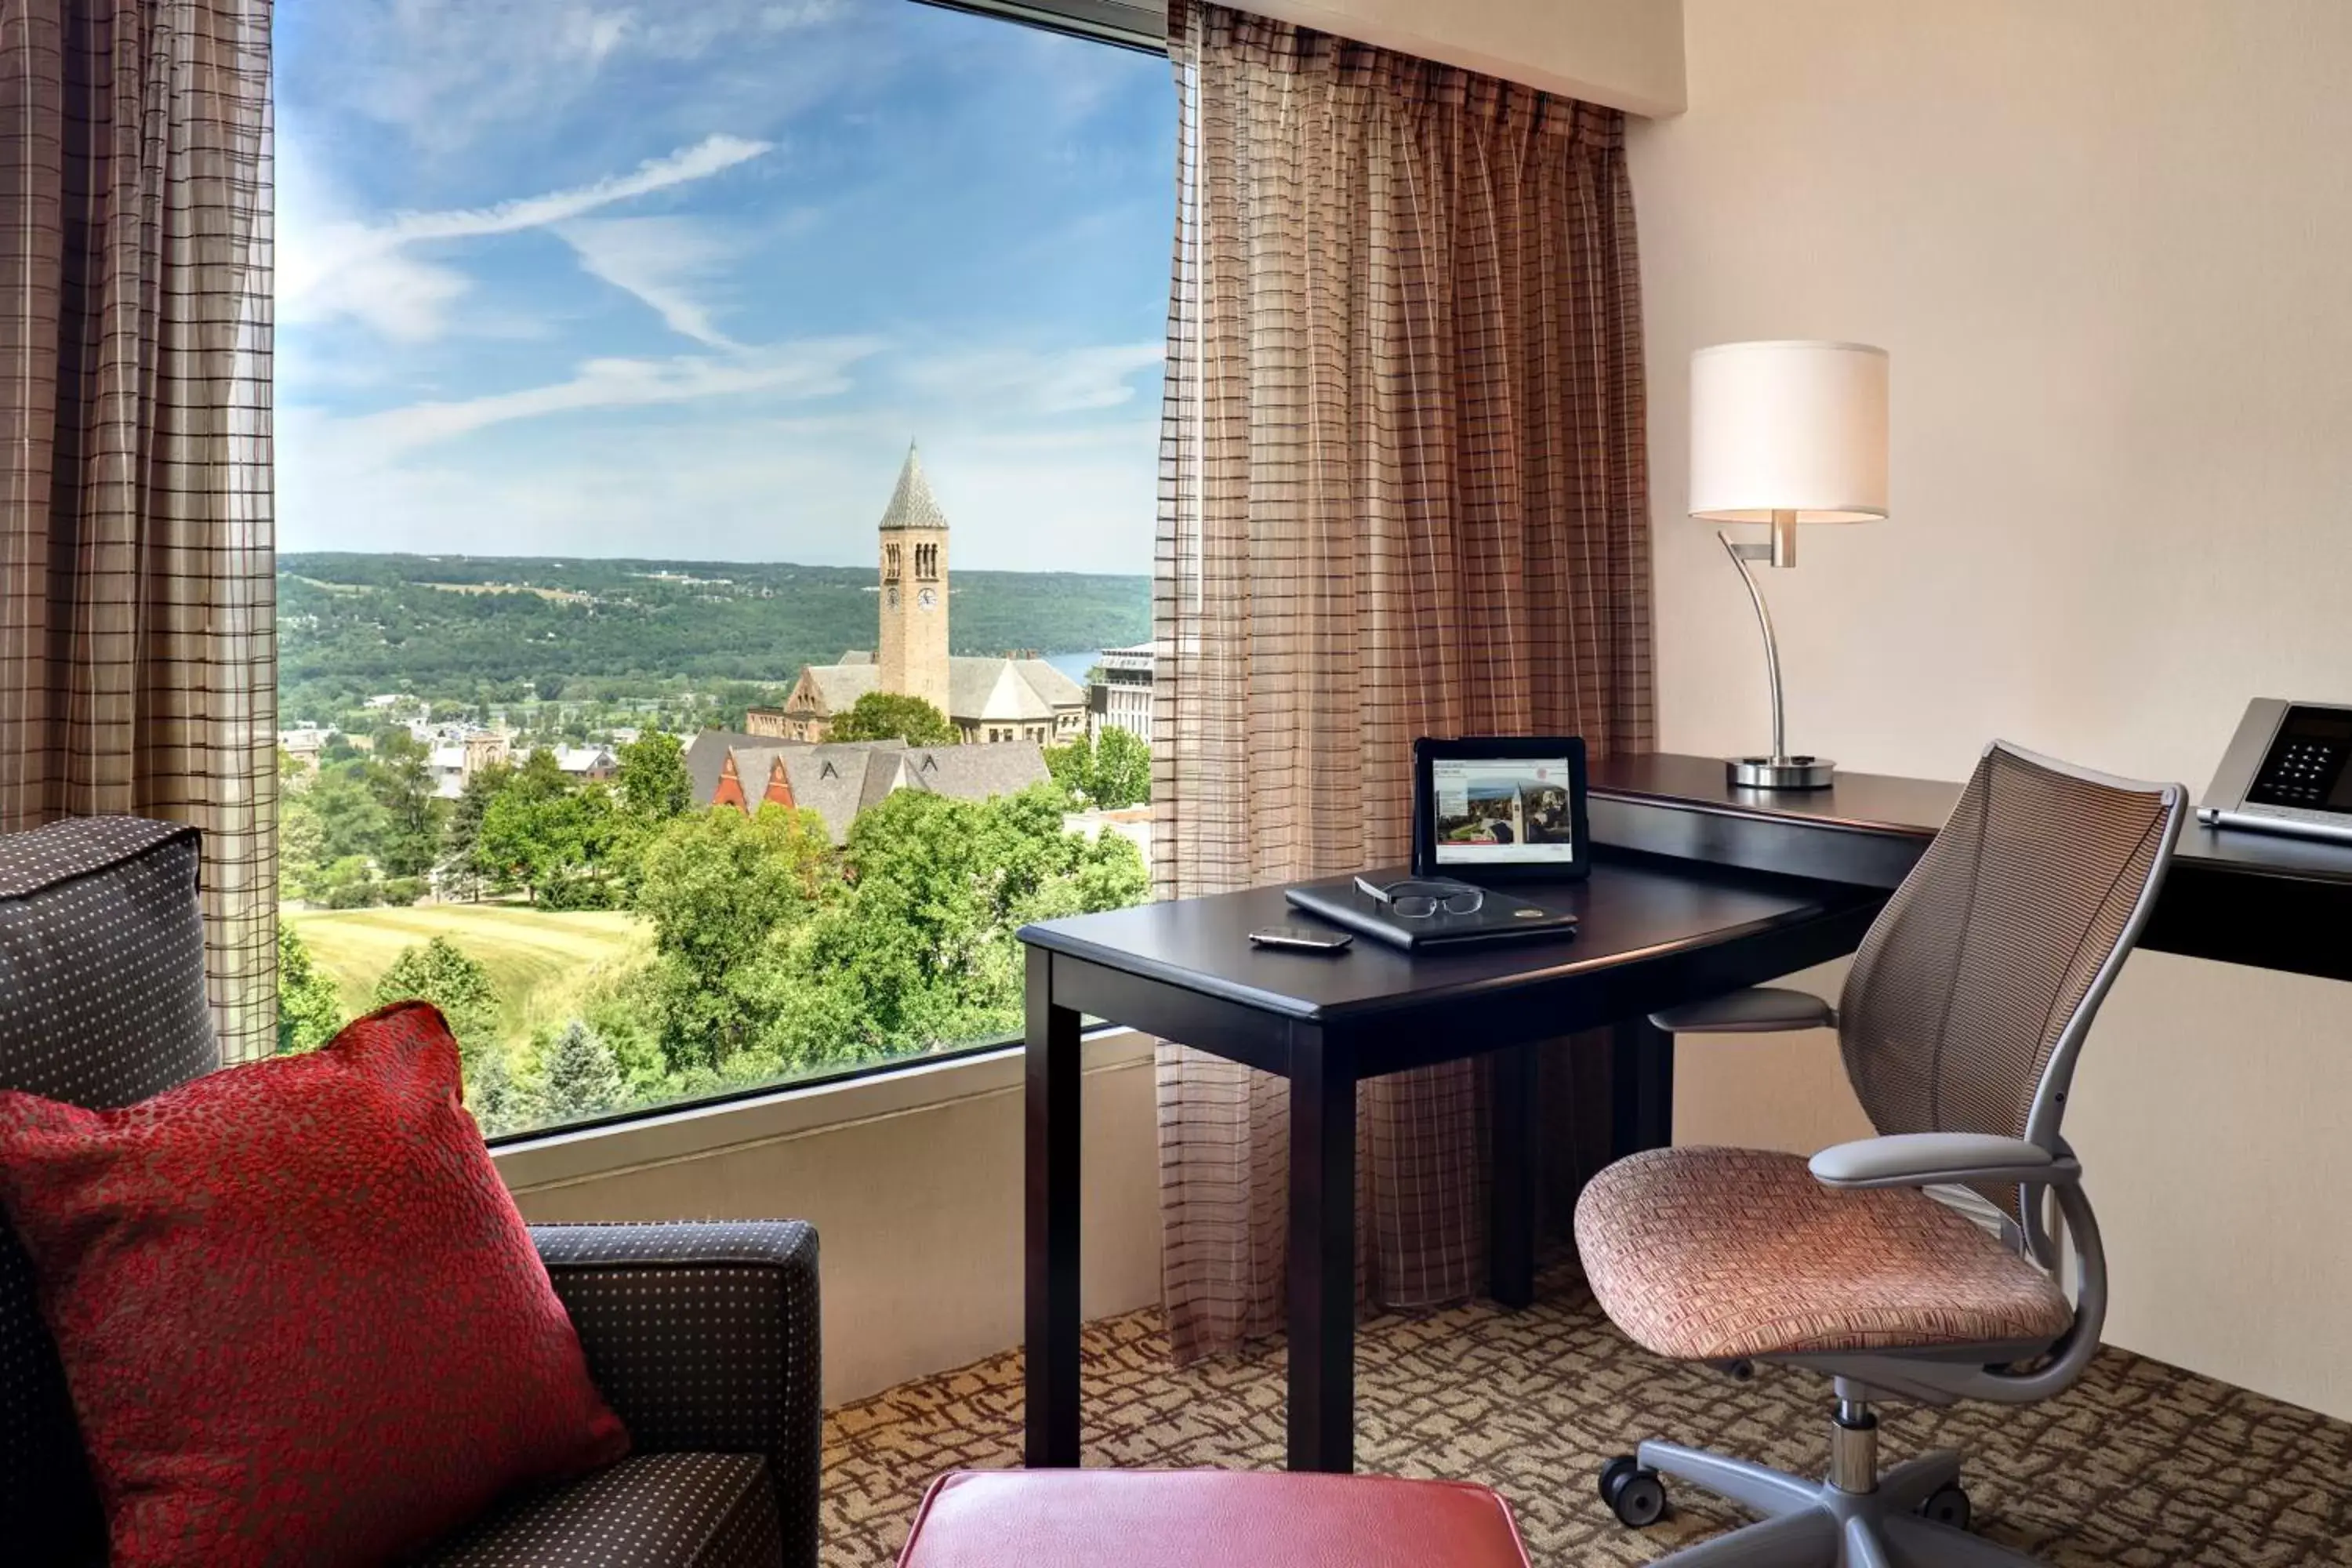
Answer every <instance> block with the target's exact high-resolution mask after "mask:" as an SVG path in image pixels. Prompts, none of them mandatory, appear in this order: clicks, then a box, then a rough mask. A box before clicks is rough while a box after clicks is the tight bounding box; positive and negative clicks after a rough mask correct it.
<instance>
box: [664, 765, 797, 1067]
mask: <svg viewBox="0 0 2352 1568" xmlns="http://www.w3.org/2000/svg"><path fill="white" fill-rule="evenodd" d="M842 891H843V889H842V887H841V874H840V869H839V865H838V862H837V860H836V858H835V854H834V850H833V844H832V840H831V838H830V837H829V836H828V835H827V833H826V831H825V826H824V818H822V817H820V816H817V815H816V814H815V813H814V812H813V811H805V810H803V811H793V810H788V809H786V808H785V807H783V806H781V805H775V804H773V803H772V802H764V803H762V804H761V806H760V808H759V810H757V811H756V812H754V813H752V814H751V816H745V815H744V814H743V813H741V812H740V811H738V810H736V809H735V808H734V807H732V806H719V807H716V808H714V809H711V810H709V811H704V812H700V813H695V814H689V815H688V816H681V817H678V818H677V819H675V820H674V821H672V822H671V823H670V824H669V826H667V827H665V828H664V829H663V830H662V831H661V833H660V834H659V835H658V836H657V837H655V838H654V840H653V841H652V842H651V843H650V844H648V845H647V846H646V852H645V856H644V858H643V861H642V864H641V866H640V868H639V872H638V886H637V908H638V909H639V910H641V911H642V912H643V913H644V914H645V915H646V918H647V919H648V920H650V921H652V922H653V928H654V950H655V955H656V978H655V983H654V993H655V1006H656V1010H657V1012H658V1013H659V1015H660V1016H659V1022H658V1026H657V1032H658V1034H659V1036H660V1037H661V1040H662V1045H663V1050H664V1053H665V1054H666V1055H667V1058H668V1059H669V1061H670V1064H671V1066H672V1067H674V1068H685V1067H688V1066H690V1065H693V1064H696V1063H701V1064H704V1065H707V1066H712V1067H716V1066H718V1065H719V1064H720V1063H723V1062H724V1061H725V1060H727V1058H730V1057H731V1056H733V1055H735V1054H736V1053H737V1052H738V1051H740V1050H742V1049H743V1048H745V1047H747V1046H749V1045H750V1044H751V1042H752V1041H753V1040H754V1039H755V1038H756V1037H758V1035H759V1034H760V1032H761V1028H762V1027H763V1026H764V1025H765V1023H766V1021H767V1012H768V1006H769V1005H771V1002H763V1000H762V998H763V997H765V998H770V999H771V1000H772V996H773V989H772V986H771V985H769V984H768V983H767V981H766V979H765V978H763V977H762V976H760V975H756V974H754V973H752V972H753V970H754V968H755V967H756V966H757V964H758V963H760V961H761V960H762V959H763V957H764V956H766V953H767V950H768V949H769V946H770V944H771V942H772V939H773V937H774V936H775V934H776V933H777V932H778V931H783V930H787V929H789V928H790V927H792V926H793V925H796V924H797V923H799V922H800V921H802V920H804V919H805V918H807V916H808V915H809V913H810V912H811V911H812V910H814V909H815V908H816V907H817V906H818V905H819V904H820V903H822V902H823V901H824V900H827V899H828V898H835V897H839V896H840V895H841V893H842Z"/></svg>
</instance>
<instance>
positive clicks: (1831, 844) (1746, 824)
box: [1591, 753, 2352, 980]
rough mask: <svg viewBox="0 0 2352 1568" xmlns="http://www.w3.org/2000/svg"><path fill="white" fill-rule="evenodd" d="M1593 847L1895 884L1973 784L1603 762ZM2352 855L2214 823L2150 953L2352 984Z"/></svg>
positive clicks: (1712, 763) (1641, 856) (2173, 874)
mask: <svg viewBox="0 0 2352 1568" xmlns="http://www.w3.org/2000/svg"><path fill="white" fill-rule="evenodd" d="M1591 785H1592V789H1591V822H1592V837H1593V842H1594V843H1595V844H1596V845H1598V846H1599V847H1601V851H1602V853H1604V854H1607V855H1616V856H1621V857H1625V858H1633V859H1636V860H1642V861H1657V860H1664V861H1683V860H1695V861H1699V862H1702V863H1706V864H1710V865H1721V866H1741V867H1748V868H1753V869H1757V870H1763V871H1773V872H1779V873H1782V874H1786V875H1790V876H1800V877H1811V878H1818V879H1823V880H1827V881H1835V882H1848V883H1853V884H1854V885H1856V886H1864V887H1876V888H1892V887H1894V886H1895V884H1896V883H1897V882H1900V881H1901V880H1902V879H1903V876H1904V873H1906V872H1907V871H1908V870H1910V868H1911V863H1912V862H1913V861H1915V860H1916V859H1917V858H1919V856H1920V854H1921V853H1922V852H1923V851H1925V850H1926V848H1927V844H1928V841H1929V840H1931V839H1933V838H1934V837H1936V833H1937V829H1938V828H1940V827H1942V826H1943V825H1944V819H1945V818H1946V817H1947V816H1950V815H1951V809H1952V803H1953V802H1954V801H1956V800H1958V798H1959V794H1960V786H1959V785H1958V784H1948V783H1945V782H1943V781H1941V780H1937V779H1908V778H1895V777H1890V776H1887V775H1885V774H1878V773H1843V774H1840V775H1839V778H1838V782H1837V784H1836V786H1835V787H1834V788H1831V789H1826V790H1817V791H1811V792H1805V793H1775V792H1771V791H1767V790H1750V789H1734V788H1732V787H1731V785H1730V784H1727V783H1726V782H1725V780H1724V776H1723V764H1722V763H1720V762H1719V761H1717V760H1716V759H1715V758H1713V757H1691V756H1677V755H1674V754H1672V753H1657V754H1654V755H1650V756H1642V757H1612V758H1609V759H1608V760H1606V761H1603V762H1599V763H1594V764H1593V765H1592V775H1591ZM2347 933H2352V848H2347V847H2342V846H2338V845H2332V844H2323V843H2318V842H2315V841H2313V840H2309V839H2297V838H2284V837H2276V836H2274V835H2270V834H2262V833H2246V832H2242V831H2237V830H2232V829H2226V828H2212V827H2205V826H2200V825H2198V824H2197V823H2195V822H2193V821H2192V822H2191V823H2190V824H2189V826H2188V827H2187V828H2185V829H2184V830H2183V831H2182V833H2181V836H2180V847H2179V851H2178V853H2176V855H2175V856H2174V858H2173V862H2172V869H2171V871H2170V873H2169V874H2168V876H2167V877H2166V878H2165V884H2164V892H2163V894H2162V896H2161V897H2159V898H2158V900H2157V906H2156V910H2155V913H2154V914H2153V915H2152V916H2151V917H2150V919H2149V921H2148V928H2147V932H2146V933H2145V934H2144V935H2143V936H2142V937H2141V938H2140V942H2139V945H2140V946H2142V947H2145V948H2150V949H2153V950H2155V951H2156V952H2178V953H2182V954H2185V955H2187V956H2188V957H2190V958H2210V959H2213V960H2216V961H2217V962H2220V963H2242V964H2250V965H2252V966H2254V967H2257V968H2262V969H2283V970H2289V971H2292V972H2293V973H2297V974H2316V975H2319V976H2321V977H2322V978H2324V979H2328V980H2352V935H2348V934H2347Z"/></svg>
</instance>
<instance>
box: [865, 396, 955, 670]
mask: <svg viewBox="0 0 2352 1568" xmlns="http://www.w3.org/2000/svg"><path fill="white" fill-rule="evenodd" d="M880 532H881V536H882V560H881V566H882V644H881V649H880V652H881V666H882V668H881V671H880V675H881V688H882V689H883V690H885V691H891V692H897V693H899V694H901V695H903V696H908V697H919V698H921V699H922V700H924V701H926V702H928V703H929V704H930V705H931V706H932V707H934V708H936V709H938V710H940V712H941V713H945V712H947V710H948V520H947V518H946V517H945V516H944V515H943V514H942V513H941V512H940V503H939V502H938V501H936V500H932V499H931V487H930V485H929V482H928V481H926V480H925V479H924V478H923V464H922V459H921V458H919V457H917V456H916V454H915V447H914V443H912V442H908V445H907V461H906V465H905V466H904V467H903V468H900V469H899V470H898V489H896V490H894V491H892V492H891V496H890V510H887V511H886V512H884V513H883V514H882V526H881V530H880Z"/></svg>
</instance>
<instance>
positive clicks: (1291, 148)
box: [1152, 0, 1652, 1358]
mask: <svg viewBox="0 0 2352 1568" xmlns="http://www.w3.org/2000/svg"><path fill="white" fill-rule="evenodd" d="M1170 24H1171V26H1170V32H1171V38H1170V54H1171V58H1172V60H1173V62H1174V67H1175V79H1176V88H1177V93H1178V98H1179V100H1180V106H1181V108H1180V131H1179V141H1178V162H1179V170H1178V175H1179V179H1178V184H1179V193H1180V194H1179V198H1178V204H1179V205H1178V215H1177V236H1176V249H1175V272H1174V279H1173V288H1172V290H1171V307H1170V314H1169V335H1168V381H1167V400H1166V405H1165V413H1164V416H1163V426H1162V433H1161V438H1160V523H1159V542H1158V551H1157V558H1156V561H1155V583H1154V604H1153V608H1154V616H1155V627H1154V637H1155V642H1156V647H1157V651H1158V655H1159V666H1158V671H1157V676H1156V685H1157V689H1156V692H1155V698H1154V700H1155V715H1154V721H1153V730H1154V733H1153V742H1154V744H1153V774H1154V777H1153V792H1152V798H1153V800H1154V802H1155V803H1157V804H1156V805H1155V816H1154V822H1153V860H1154V865H1153V872H1154V880H1155V883H1156V886H1157V889H1158V891H1159V892H1160V895H1161V896H1163V897H1187V896H1192V895H1196V894H1203V893H1215V892H1222V891H1226V890H1229V889H1234V888H1239V887H1245V886H1250V885H1255V884H1262V883H1267V882H1276V881H1283V880H1289V879H1299V878H1303V877H1307V876H1313V875H1321V874H1328V873H1333V872H1339V871H1347V870H1353V869H1357V868H1362V867H1367V866H1378V865H1395V864H1398V863H1400V862H1401V861H1402V859H1403V858H1405V854H1406V846H1407V829H1408V816H1409V810H1410V797H1411V784H1410V755H1411V749H1412V740H1413V738H1414V737H1415V736H1416V735H1424V734H1427V735H1447V734H1475V733H1496V734H1514V733H1517V734H1530V733H1547V734H1580V735H1582V736H1583V737H1584V738H1585V740H1586V742H1588V744H1589V745H1590V747H1591V751H1592V752H1593V754H1595V755H1596V756H1606V755H1608V754H1609V753H1611V752H1617V751H1628V750H1641V749H1644V748H1646V747H1648V746H1649V745H1650V744H1651V743H1652V695H1651V687H1652V682H1651V665H1650V658H1651V656H1650V610H1649V604H1650V563H1649V551H1648V539H1647V529H1648V518H1647V485H1646V473H1645V465H1644V451H1643V442H1644V432H1643V381H1642V342H1641V310H1640V292H1639V276H1638V268H1637V264H1636V258H1635V251H1634V243H1633V198H1632V193H1631V189H1630V187H1629V185H1628V184H1627V180H1626V174H1625V159H1624V152H1623V146H1622V118H1621V116H1619V115H1618V114H1617V113H1615V112H1614V111H1612V110H1601V109H1597V108H1594V107H1592V106H1591V105H1588V104H1583V103H1579V102H1576V101H1574V100H1568V99H1563V98H1559V97H1554V96H1549V95H1547V94H1544V93H1540V92H1538V91H1536V90H1534V89H1528V88H1523V87H1518V86H1515V85H1513V84H1510V83H1507V82H1504V81H1500V80H1497V79H1493V78H1489V77H1484V76H1478V75H1475V74H1473V73H1470V72H1465V71H1462V70H1457V69H1453V68H1446V67H1442V66H1437V65H1433V64H1430V63H1428V62H1426V61H1423V60H1418V59H1413V58H1408V57H1405V56H1401V55H1396V54H1392V53H1390V52H1387V51H1384V50H1381V49H1375V48H1371V47H1366V46H1362V45H1359V44H1353V43H1349V42H1347V41H1345V40H1342V39H1339V38H1335V37H1328V36H1326V35H1322V34H1318V33H1314V32H1309V31H1305V30H1302V29H1299V28H1296V27H1292V26H1285V25H1282V24H1277V23H1273V22H1268V21H1265V20H1262V19H1259V18H1256V17H1254V16H1245V15H1243V14H1241V13H1239V12H1234V11H1230V10H1226V9H1224V8H1223V7H1221V6H1217V5H1203V4H1201V3H1199V0H1184V3H1181V4H1179V5H1176V6H1174V7H1172V8H1171V16H1170ZM1548 1071H1549V1076H1550V1077H1551V1079H1552V1080H1553V1082H1554V1085H1555V1089H1557V1088H1558V1087H1559V1085H1561V1084H1563V1083H1564V1081H1565V1078H1566V1075H1565V1074H1561V1073H1559V1072H1558V1071H1557V1070H1556V1069H1553V1068H1548ZM1484 1076H1485V1075H1484V1073H1483V1071H1482V1069H1481V1068H1480V1067H1479V1066H1478V1065H1477V1064H1476V1063H1475V1062H1471V1063H1463V1064H1458V1065H1455V1066H1451V1067H1446V1068H1436V1069H1433V1070H1430V1071H1426V1072H1421V1073H1415V1074H1411V1075H1406V1076H1402V1077H1398V1078H1392V1079H1379V1080H1375V1081H1373V1082H1371V1083H1369V1084H1367V1085H1365V1086H1364V1088H1363V1089H1362V1090H1361V1098H1360V1118H1361V1129H1360V1139H1361V1142H1360V1151H1361V1152H1360V1159H1359V1162H1358V1165H1359V1173H1360V1174H1359V1193H1358V1198H1359V1205H1360V1226H1359V1235H1360V1237H1362V1242H1363V1244H1362V1247H1361V1253H1360V1286H1361V1289H1362V1290H1363V1292H1364V1294H1365V1295H1366V1296H1367V1297H1368V1298H1370V1299H1372V1300H1379V1301H1381V1302H1382V1303H1384V1304H1388V1305H1393V1306H1419V1305H1430V1304H1434V1303H1436V1302H1439V1301H1444V1300H1450V1299H1455V1298H1459V1297H1462V1296H1465V1295H1467V1294H1470V1293H1471V1292H1472V1291H1473V1290H1475V1289H1477V1288H1478V1286H1479V1282H1480V1279H1481V1265H1482V1263H1483V1259H1484V1256H1485V1245H1486V1237H1485V1235H1484V1225H1485V1212H1486V1205H1485V1201H1484V1194H1483V1191H1482V1188H1481V1182H1482V1172H1481V1169H1480V1163H1481V1152H1482V1149H1483V1146H1484V1141H1483V1139H1482V1138H1481V1137H1480V1136H1479V1129H1480V1127H1481V1125H1482V1122H1481V1118H1482V1116H1483V1113H1484V1112H1483V1107H1482V1103H1481V1101H1482V1096H1483V1089H1482V1084H1483V1080H1484ZM1283 1088H1284V1086H1283V1085H1282V1084H1281V1083H1280V1082H1279V1081H1278V1080H1276V1079H1271V1078H1268V1077H1266V1076H1265V1075H1263V1074H1257V1073H1254V1072H1252V1071H1250V1070H1249V1069H1246V1068H1241V1067H1238V1066H1234V1065H1233V1064H1230V1063H1226V1062H1222V1061H1217V1060H1214V1059H1213V1058H1208V1057H1205V1056H1202V1055H1200V1054H1198V1053H1195V1052H1192V1051H1190V1050H1187V1049H1185V1048H1183V1047H1177V1046H1163V1047H1161V1050H1160V1065H1159V1094H1160V1175H1161V1199H1162V1212H1163V1220H1164V1227H1165V1228H1164V1247H1165V1257H1164V1268H1163V1273H1164V1282H1165V1299H1166V1304H1167V1308H1168V1314H1169V1321H1170V1327H1171V1335H1172V1338H1173V1341H1174V1345H1175V1349H1176V1352H1177V1353H1178V1355H1179V1356H1180V1357H1182V1358H1190V1357H1192V1356H1194V1355H1198V1354H1202V1353H1206V1352H1213V1351H1217V1350H1221V1349H1225V1348H1229V1347H1231V1346H1234V1345H1235V1344H1237V1343H1239V1342H1242V1341H1243V1340H1244V1339H1247V1338H1249V1337H1251V1336H1254V1335H1258V1334H1264V1333H1269V1332H1274V1331H1278V1330H1279V1328H1280V1327H1281V1321H1282V1308H1281V1302H1282V1266H1283V1265H1282V1259H1283V1244H1282V1237H1283V1227H1284V1216H1285V1205H1286V1191H1285V1181H1286V1173H1285V1168H1284V1160H1285V1148H1286V1125H1285V1123H1286V1115H1285V1107H1284V1100H1283V1092H1282V1091H1283Z"/></svg>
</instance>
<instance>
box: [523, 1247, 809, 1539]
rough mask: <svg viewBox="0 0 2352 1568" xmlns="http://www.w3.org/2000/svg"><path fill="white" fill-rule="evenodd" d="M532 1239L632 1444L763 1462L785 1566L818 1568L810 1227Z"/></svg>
mask: <svg viewBox="0 0 2352 1568" xmlns="http://www.w3.org/2000/svg"><path fill="white" fill-rule="evenodd" d="M530 1234H531V1240H532V1241H533V1242H534V1243H535V1244H536V1245H537V1246H538V1247H539V1255H540V1258H541V1261H542V1262H544V1263H545V1264H546V1265H547V1273H548V1278H549V1279H551V1280H552V1281H553V1282H554V1285H555V1293H556V1295H557V1297H558V1298H559V1299H561V1300H562V1302H563V1306H564V1310H566V1311H568V1312H570V1313H571V1314H572V1327H573V1328H574V1329H575V1330H577V1331H578V1332H579V1335H580V1343H581V1346H582V1348H583V1350H584V1351H586V1352H587V1356H588V1373H589V1375H590V1376H591V1377H592V1378H593V1379H594V1380H595V1383H596V1386H597V1388H598V1389H600V1390H601V1391H602V1392H603V1393H604V1398H605V1400H606V1402H607V1403H609V1404H610V1405H612V1406H613V1408H614V1411H615V1412H616V1413H618V1415H620V1417H621V1420H622V1421H623V1422H624V1423H625V1425H626V1426H628V1429H629V1436H630V1440H631V1444H632V1447H633V1450H634V1451H635V1452H637V1453H641V1454H650V1453H692V1452H704V1453H711V1452H717V1453H733V1454H764V1455H765V1456H767V1459H768V1473H769V1476H770V1477H771V1479H772V1480H773V1481H774V1483H775V1488H776V1509H777V1513H778V1516H779V1518H780V1519H781V1520H782V1523H783V1539H784V1561H785V1562H786V1563H790V1564H793V1565H794V1568H801V1565H805V1568H814V1565H815V1563H816V1560H817V1557H816V1551H817V1488H818V1478H819V1471H820V1468H821V1466H822V1463H823V1458H824V1397H823V1394H824V1390H823V1362H822V1360H821V1358H820V1353H819V1352H820V1341H819V1338H818V1324H817V1245H816V1230H815V1228H814V1226H809V1225H806V1224H803V1222H801V1221H798V1220H774V1221H757V1222H750V1223H740V1222H738V1223H719V1224H699V1223H686V1224H660V1225H535V1226H531V1227H530Z"/></svg>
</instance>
